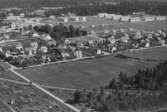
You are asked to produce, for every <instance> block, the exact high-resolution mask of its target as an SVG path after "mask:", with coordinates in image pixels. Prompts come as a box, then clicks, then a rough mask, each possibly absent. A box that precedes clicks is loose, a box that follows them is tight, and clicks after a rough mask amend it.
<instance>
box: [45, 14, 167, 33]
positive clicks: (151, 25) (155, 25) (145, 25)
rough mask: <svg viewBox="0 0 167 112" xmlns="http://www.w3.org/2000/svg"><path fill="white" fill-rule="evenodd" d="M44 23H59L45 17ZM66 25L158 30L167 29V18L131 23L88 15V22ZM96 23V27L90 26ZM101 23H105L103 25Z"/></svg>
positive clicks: (102, 28) (97, 30)
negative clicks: (164, 19)
mask: <svg viewBox="0 0 167 112" xmlns="http://www.w3.org/2000/svg"><path fill="white" fill-rule="evenodd" d="M42 23H46V24H57V23H58V21H57V20H56V19H48V18H47V19H45V20H43V21H42ZM64 24H65V25H71V24H72V25H73V26H75V27H79V26H83V27H85V30H87V31H88V32H90V31H91V30H94V31H95V32H101V31H103V30H112V29H120V28H133V29H136V30H140V31H156V30H159V29H167V20H166V21H153V22H138V23H129V22H118V21H116V20H111V19H104V18H99V17H97V16H87V22H70V21H69V22H68V23H64ZM91 25H95V26H96V27H94V28H93V27H90V26H91ZM101 25H105V26H104V27H102V26H101Z"/></svg>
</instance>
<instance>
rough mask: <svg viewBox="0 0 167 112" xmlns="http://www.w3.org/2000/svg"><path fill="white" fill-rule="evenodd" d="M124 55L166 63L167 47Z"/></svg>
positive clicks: (125, 53)
mask: <svg viewBox="0 0 167 112" xmlns="http://www.w3.org/2000/svg"><path fill="white" fill-rule="evenodd" d="M123 54H124V55H126V56H129V57H134V58H140V59H144V60H157V61H164V60H167V47H159V48H152V49H146V50H141V51H133V52H124V53H123Z"/></svg>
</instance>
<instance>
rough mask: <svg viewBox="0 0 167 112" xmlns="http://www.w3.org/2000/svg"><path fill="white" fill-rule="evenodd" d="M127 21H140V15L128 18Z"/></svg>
mask: <svg viewBox="0 0 167 112" xmlns="http://www.w3.org/2000/svg"><path fill="white" fill-rule="evenodd" d="M129 22H131V23H137V22H141V18H140V17H133V18H130V19H129Z"/></svg>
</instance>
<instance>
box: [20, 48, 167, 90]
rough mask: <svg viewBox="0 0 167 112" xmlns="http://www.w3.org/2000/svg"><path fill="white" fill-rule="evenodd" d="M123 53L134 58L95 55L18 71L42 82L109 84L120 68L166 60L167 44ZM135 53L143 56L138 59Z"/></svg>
mask: <svg viewBox="0 0 167 112" xmlns="http://www.w3.org/2000/svg"><path fill="white" fill-rule="evenodd" d="M122 54H123V55H127V56H129V57H132V58H121V57H117V56H115V55H110V56H106V57H99V58H95V59H87V60H80V61H75V62H68V63H61V64H51V65H46V66H41V67H34V68H25V69H20V70H17V71H18V72H19V73H21V74H22V75H24V76H25V77H27V78H29V79H30V80H32V81H34V82H36V83H38V84H41V85H47V86H55V87H65V88H78V89H83V88H85V89H92V88H97V87H100V86H104V85H106V84H108V83H109V82H110V81H111V79H112V78H114V77H117V76H118V74H119V73H120V72H124V73H128V74H129V75H134V74H135V73H136V72H137V71H138V70H139V69H146V68H152V67H154V66H155V65H157V64H158V63H160V61H162V59H163V60H167V48H164V47H162V48H153V49H146V50H142V51H138V52H137V51H136V52H133V53H131V52H124V53H122ZM133 56H134V57H138V58H139V59H141V60H137V59H135V58H133ZM147 58H148V59H149V60H147ZM150 60H151V61H150Z"/></svg>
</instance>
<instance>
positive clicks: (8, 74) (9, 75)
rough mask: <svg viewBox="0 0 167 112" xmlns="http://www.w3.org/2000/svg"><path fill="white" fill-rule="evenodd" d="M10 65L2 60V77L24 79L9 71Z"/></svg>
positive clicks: (0, 70) (0, 75)
mask: <svg viewBox="0 0 167 112" xmlns="http://www.w3.org/2000/svg"><path fill="white" fill-rule="evenodd" d="M9 68H10V66H9V65H8V64H7V63H5V62H0V78H5V79H11V80H16V81H24V80H23V79H21V78H20V77H17V76H16V75H15V74H14V73H12V72H11V71H9Z"/></svg>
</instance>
